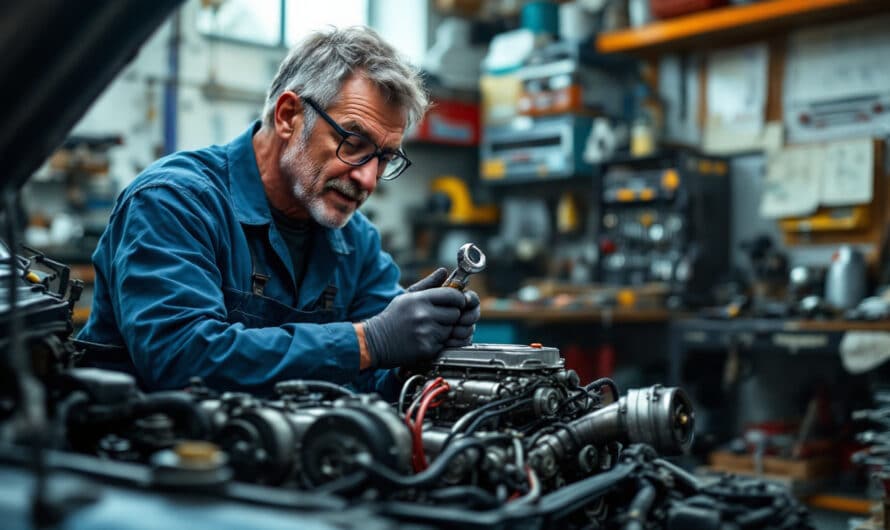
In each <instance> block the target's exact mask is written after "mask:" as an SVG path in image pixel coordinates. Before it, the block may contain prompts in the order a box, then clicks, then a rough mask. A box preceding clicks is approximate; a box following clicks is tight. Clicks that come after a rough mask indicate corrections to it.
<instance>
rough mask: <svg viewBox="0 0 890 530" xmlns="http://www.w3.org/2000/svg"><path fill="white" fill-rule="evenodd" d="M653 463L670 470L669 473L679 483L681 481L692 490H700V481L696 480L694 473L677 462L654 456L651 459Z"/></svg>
mask: <svg viewBox="0 0 890 530" xmlns="http://www.w3.org/2000/svg"><path fill="white" fill-rule="evenodd" d="M653 463H654V464H655V465H658V466H661V467H663V468H664V469H666V470H668V471H670V472H671V474H672V475H673V476H674V478H676V479H677V480H679V481H680V482H681V483H683V484H684V485H685V486H686V487H687V488H689V489H690V490H692V491H693V492H695V493H698V492H699V491H701V488H702V485H701V481H700V480H698V479H697V478H696V477H695V475H693V474H692V473H690V472H688V471H686V470H685V469H683V468H682V467H680V466H678V465H677V464H674V463H673V462H669V461H667V460H665V459H663V458H656V459H655V460H654V461H653Z"/></svg>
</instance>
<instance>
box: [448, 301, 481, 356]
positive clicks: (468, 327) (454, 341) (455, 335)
mask: <svg viewBox="0 0 890 530" xmlns="http://www.w3.org/2000/svg"><path fill="white" fill-rule="evenodd" d="M464 298H465V299H466V300H467V305H465V306H464V308H463V309H462V310H461V312H460V318H459V319H458V320H457V324H455V325H454V329H453V330H451V336H450V337H448V340H447V341H445V347H446V348H459V347H461V346H467V345H468V344H470V343H472V342H473V332H474V331H476V322H477V321H478V320H479V316H480V315H481V311H480V308H479V295H478V294H476V292H475V291H466V292H464Z"/></svg>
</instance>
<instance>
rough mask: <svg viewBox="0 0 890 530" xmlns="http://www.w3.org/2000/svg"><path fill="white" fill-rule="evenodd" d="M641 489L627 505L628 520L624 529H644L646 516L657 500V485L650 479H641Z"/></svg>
mask: <svg viewBox="0 0 890 530" xmlns="http://www.w3.org/2000/svg"><path fill="white" fill-rule="evenodd" d="M639 485H640V489H639V490H637V494H636V495H634V498H633V500H632V501H630V505H628V507H627V518H628V521H627V522H626V523H625V524H624V530H643V529H644V528H645V527H646V516H647V515H648V514H649V510H650V509H651V508H652V504H653V503H654V502H655V486H653V485H652V483H651V482H649V481H648V480H644V479H640V481H639Z"/></svg>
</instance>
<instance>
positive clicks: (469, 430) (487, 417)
mask: <svg viewBox="0 0 890 530" xmlns="http://www.w3.org/2000/svg"><path fill="white" fill-rule="evenodd" d="M532 402H534V399H533V398H525V399H520V400H519V401H517V402H515V403H513V404H512V405H509V406H507V407H504V408H502V409H498V410H493V411H491V412H486V413H485V414H483V415H481V416H479V417H478V418H476V419H475V420H473V423H471V424H470V426H469V427H467V430H466V431H465V432H464V435H470V434H473V433H474V432H476V429H478V428H479V426H480V425H482V424H483V423H485V422H486V421H488V420H490V419H491V418H495V417H497V416H500V415H501V414H504V413H505V412H510V411H512V410H516V409H518V408H519V407H524V406H526V405H531V404H532Z"/></svg>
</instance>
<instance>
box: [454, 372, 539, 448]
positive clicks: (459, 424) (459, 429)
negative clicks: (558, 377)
mask: <svg viewBox="0 0 890 530" xmlns="http://www.w3.org/2000/svg"><path fill="white" fill-rule="evenodd" d="M541 386H544V383H538V384H535V385H532V386H530V387H529V388H527V389H525V391H524V392H522V393H520V394H519V395H518V396H510V397H506V398H503V399H499V400H497V401H492V402H491V403H488V404H486V405H482V406H481V407H479V408H477V409H475V410H473V411H472V412H468V413H467V414H464V415H463V416H461V418H460V419H459V420H457V422H455V424H454V425H453V426H452V427H451V432H450V433H448V437H447V438H445V441H444V442H442V447H443V448H445V447H447V446H448V444H449V443H450V442H451V440H452V439H453V438H454V436H455V435H457V434H458V433H460V432H462V428H463V426H464V425H465V424H467V423H469V422H470V421H471V420H472V419H474V418H475V417H476V416H479V415H481V414H484V413H485V412H486V411H489V410H491V409H493V408H497V407H500V406H501V405H506V404H508V403H513V402H514V401H516V400H517V399H522V398H527V397H528V396H530V395H532V393H533V392H534V391H535V390H537V389H538V388H539V387H541Z"/></svg>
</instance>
